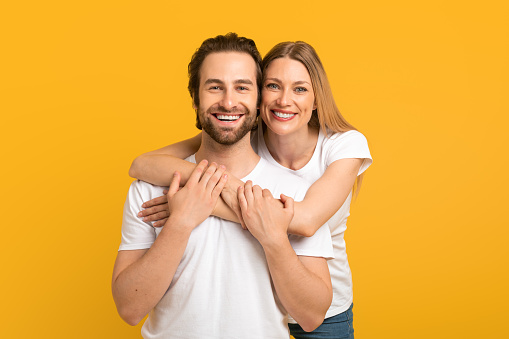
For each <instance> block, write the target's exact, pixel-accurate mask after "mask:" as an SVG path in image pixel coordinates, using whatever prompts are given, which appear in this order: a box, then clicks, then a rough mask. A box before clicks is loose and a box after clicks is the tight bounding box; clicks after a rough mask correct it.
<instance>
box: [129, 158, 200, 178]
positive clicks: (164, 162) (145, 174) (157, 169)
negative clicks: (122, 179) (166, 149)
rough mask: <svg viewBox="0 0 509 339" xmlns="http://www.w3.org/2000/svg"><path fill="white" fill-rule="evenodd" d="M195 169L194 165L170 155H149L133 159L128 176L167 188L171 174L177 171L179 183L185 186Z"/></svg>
mask: <svg viewBox="0 0 509 339" xmlns="http://www.w3.org/2000/svg"><path fill="white" fill-rule="evenodd" d="M195 167H196V164H194V163H191V162H189V161H185V160H182V159H179V158H176V157H173V156H171V155H167V154H150V153H149V154H142V155H140V156H139V157H137V158H136V159H134V161H133V163H132V164H131V168H130V169H129V176H130V177H132V178H135V179H140V180H143V181H146V182H149V183H151V184H153V185H158V186H169V185H170V182H171V179H172V178H173V173H174V172H175V171H179V172H180V174H181V183H182V185H185V183H186V182H187V179H189V176H190V175H191V173H192V172H193V170H194V169H195Z"/></svg>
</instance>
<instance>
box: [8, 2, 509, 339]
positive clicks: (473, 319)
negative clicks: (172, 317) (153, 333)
mask: <svg viewBox="0 0 509 339" xmlns="http://www.w3.org/2000/svg"><path fill="white" fill-rule="evenodd" d="M507 4H508V3H507V2H506V1H500V2H495V1H489V0H488V1H476V2H474V1H443V0H442V1H434V0H433V1H419V2H411V1H394V0H387V1H337V2H332V1H331V2H330V3H329V2H321V1H298V0H296V1H290V2H281V1H279V2H278V1H258V2H254V1H252V2H245V1H244V2H239V1H215V2H196V1H189V2H185V1H144V2H142V1H95V0H94V1H12V2H7V1H4V2H2V5H0V32H1V33H0V34H1V38H0V39H1V41H0V48H1V53H0V58H1V59H2V61H1V63H0V80H1V85H0V111H1V134H0V138H1V147H2V152H1V159H2V166H1V167H0V168H1V170H0V175H1V176H2V179H3V180H2V183H1V192H2V194H1V199H2V201H1V206H2V207H1V214H2V228H1V230H2V232H1V238H2V245H1V246H0V248H1V253H0V254H1V260H2V262H1V276H2V278H1V280H0V281H1V286H0V287H1V294H2V298H1V299H2V302H1V304H2V307H1V310H0V312H1V313H0V319H2V329H1V332H2V335H1V336H2V337H3V338H138V337H139V331H140V326H138V327H136V328H132V327H129V326H128V325H126V324H125V323H123V322H122V320H121V319H120V317H119V316H118V315H117V313H116V310H115V306H114V303H113V300H112V297H111V292H110V276H111V271H112V266H113V262H114V259H115V255H116V251H117V247H118V244H119V241H120V223H121V217H122V206H123V203H124V199H125V196H126V193H127V189H128V186H129V183H130V182H131V179H130V178H129V177H128V175H127V170H128V168H129V165H130V162H131V161H132V159H133V158H134V157H135V156H136V155H138V154H140V153H142V152H144V151H148V150H151V149H154V148H157V147H160V146H163V145H166V144H168V143H172V142H175V141H177V140H180V139H182V138H186V137H189V136H192V135H194V134H195V133H196V130H195V128H194V112H193V110H192V108H191V100H190V98H189V95H188V93H187V90H186V87H187V73H186V71H187V63H188V62H189V60H190V57H191V55H192V53H193V52H194V50H195V49H196V48H197V47H198V46H199V45H200V43H201V42H202V41H203V40H204V39H205V38H208V37H211V36H215V35H217V34H224V33H226V32H228V31H236V32H238V33H239V34H241V35H244V36H247V37H250V38H253V39H254V40H255V41H256V42H257V44H258V47H259V49H260V51H261V53H262V54H265V53H266V52H267V51H268V50H269V49H270V47H272V46H273V45H274V44H276V43H277V42H280V41H287V40H304V41H307V42H309V43H310V44H312V45H313V46H314V47H315V48H316V50H317V51H318V53H319V55H320V56H321V58H322V61H323V63H324V65H325V67H326V70H327V72H328V75H329V78H330V80H331V83H332V88H333V91H334V93H335V98H336V100H337V103H338V105H339V107H340V109H341V110H342V112H343V113H344V115H345V116H346V117H347V119H348V120H349V121H350V122H352V123H353V124H354V125H355V126H356V127H357V128H358V129H359V130H361V131H362V132H363V133H364V134H365V135H366V136H367V138H368V140H369V143H370V147H371V151H372V155H373V157H374V160H375V161H374V164H373V166H372V167H371V168H370V169H369V170H368V172H367V175H366V178H365V181H364V185H363V188H362V191H361V194H360V196H359V198H358V200H357V201H356V203H355V204H354V205H353V208H352V217H351V218H350V221H349V230H348V231H347V234H346V238H347V243H348V254H349V258H350V263H351V266H352V270H353V279H354V293H355V301H354V303H355V307H354V313H355V322H354V324H355V333H356V338H360V339H363V338H370V339H371V338H377V339H378V338H508V337H509V327H507V325H504V323H506V322H507V318H508V316H509V306H508V305H509V293H508V288H509V279H508V276H509V271H508V266H509V265H508V248H509V245H508V244H507V242H508V235H509V230H508V226H509V218H508V215H507V213H506V212H505V209H506V206H505V205H506V204H507V203H508V201H509V200H508V199H507V194H508V189H509V184H508V179H507V171H508V168H507V167H508V166H507V164H508V160H507V153H508V152H507V147H508V146H509V140H508V132H507V126H508V123H509V119H508V113H509V110H508V108H509V107H508V106H509V105H508V100H507V97H508V93H509V92H508V89H509V88H508V78H509V65H508V64H509V61H508V60H509V24H508V17H509V6H508V5H507Z"/></svg>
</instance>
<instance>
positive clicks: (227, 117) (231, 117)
mask: <svg viewBox="0 0 509 339" xmlns="http://www.w3.org/2000/svg"><path fill="white" fill-rule="evenodd" d="M211 114H212V115H213V116H214V117H215V118H216V119H217V120H219V121H221V122H233V121H237V120H239V119H240V118H241V117H242V116H243V115H244V114H226V113H211Z"/></svg>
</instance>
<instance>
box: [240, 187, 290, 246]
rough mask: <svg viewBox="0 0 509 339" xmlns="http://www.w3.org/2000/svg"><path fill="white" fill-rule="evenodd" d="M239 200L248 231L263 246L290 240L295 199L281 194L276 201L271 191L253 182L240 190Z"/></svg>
mask: <svg viewBox="0 0 509 339" xmlns="http://www.w3.org/2000/svg"><path fill="white" fill-rule="evenodd" d="M238 200H239V205H240V209H241V212H242V218H243V219H244V222H245V225H246V226H247V229H248V230H249V231H250V232H251V234H253V236H254V237H255V238H256V239H257V240H258V241H259V242H260V244H262V246H263V245H264V244H266V243H268V242H278V241H279V239H281V237H285V238H288V236H287V230H288V225H289V224H290V221H291V220H292V218H293V199H292V198H290V197H287V196H285V195H284V194H281V200H278V199H274V197H273V196H272V193H270V191H269V190H267V189H263V190H262V188H261V187H260V186H257V185H256V186H253V184H252V182H251V181H248V182H246V184H245V185H244V186H240V187H239V189H238Z"/></svg>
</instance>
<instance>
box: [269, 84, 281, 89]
mask: <svg viewBox="0 0 509 339" xmlns="http://www.w3.org/2000/svg"><path fill="white" fill-rule="evenodd" d="M266 87H267V88H269V89H278V88H279V86H278V85H276V84H267V86H266Z"/></svg>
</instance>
